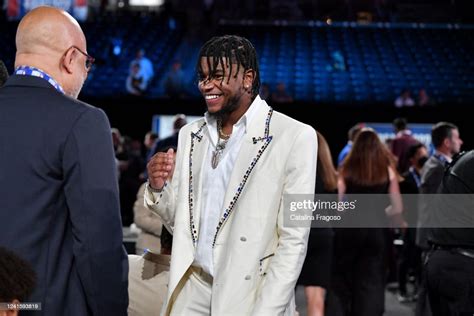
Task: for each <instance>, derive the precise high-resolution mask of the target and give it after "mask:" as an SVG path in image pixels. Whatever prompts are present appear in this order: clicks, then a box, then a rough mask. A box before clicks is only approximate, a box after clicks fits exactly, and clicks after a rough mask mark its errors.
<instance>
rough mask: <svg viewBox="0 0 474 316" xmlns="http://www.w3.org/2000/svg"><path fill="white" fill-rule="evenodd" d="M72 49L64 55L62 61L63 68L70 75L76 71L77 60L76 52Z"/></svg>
mask: <svg viewBox="0 0 474 316" xmlns="http://www.w3.org/2000/svg"><path fill="white" fill-rule="evenodd" d="M71 48H72V47H71ZM71 48H70V49H68V50H67V51H66V53H65V54H64V58H63V59H62V66H63V67H64V69H66V71H67V72H68V73H69V74H72V73H73V71H74V60H75V58H77V52H76V50H75V49H73V48H72V49H71Z"/></svg>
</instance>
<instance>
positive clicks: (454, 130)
mask: <svg viewBox="0 0 474 316" xmlns="http://www.w3.org/2000/svg"><path fill="white" fill-rule="evenodd" d="M431 142H432V143H433V146H434V148H435V153H434V154H433V155H432V156H431V157H430V158H429V159H428V160H427V161H426V163H425V164H424V166H423V168H422V169H421V184H420V193H421V195H420V198H419V209H418V222H417V230H416V244H417V246H418V247H420V248H421V251H422V255H421V256H422V262H425V261H426V258H427V256H428V253H429V250H430V245H429V244H428V231H429V230H428V229H427V228H426V227H429V226H430V225H431V224H430V221H431V218H430V213H431V212H432V210H433V209H434V207H436V205H434V204H433V198H432V195H433V194H435V193H438V188H439V185H440V184H441V181H442V180H443V175H444V171H445V169H446V167H447V166H448V164H449V163H450V162H451V161H452V159H453V156H454V155H455V154H457V153H459V152H460V150H461V146H462V144H463V141H462V139H461V138H460V136H459V129H458V127H457V126H456V125H454V124H452V123H448V122H439V123H437V124H435V125H434V126H433V128H432V129H431ZM425 276H426V274H425V271H422V276H421V282H420V286H419V288H418V300H417V302H416V314H417V315H420V316H427V315H432V311H431V304H430V301H429V297H428V292H427V284H426V277H425Z"/></svg>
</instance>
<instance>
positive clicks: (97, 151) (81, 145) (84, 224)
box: [63, 109, 128, 315]
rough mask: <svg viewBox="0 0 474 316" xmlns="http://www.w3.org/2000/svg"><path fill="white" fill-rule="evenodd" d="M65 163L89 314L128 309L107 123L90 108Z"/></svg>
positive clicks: (70, 140)
mask: <svg viewBox="0 0 474 316" xmlns="http://www.w3.org/2000/svg"><path fill="white" fill-rule="evenodd" d="M63 168H64V176H65V179H64V180H65V187H64V190H65V195H66V201H67V205H68V208H69V213H70V217H71V223H72V232H73V239H74V240H73V252H74V260H75V263H76V267H77V271H78V274H79V278H80V280H81V282H82V286H83V288H84V292H85V295H86V298H87V302H88V305H89V308H90V309H91V311H92V315H126V314H127V306H128V293H127V287H128V259H127V254H126V252H125V250H124V248H123V244H122V239H123V236H122V222H121V218H120V205H119V194H118V184H117V174H116V173H117V171H116V165H115V160H114V153H113V146H112V138H111V134H110V125H109V122H108V119H107V117H106V116H105V113H104V112H102V111H101V110H99V109H88V110H86V111H85V112H84V113H82V115H81V116H80V117H79V118H78V119H77V121H76V122H75V124H74V126H73V127H72V130H71V132H70V134H69V135H68V137H67V140H66V143H65V146H64V153H63Z"/></svg>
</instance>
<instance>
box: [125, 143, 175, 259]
mask: <svg viewBox="0 0 474 316" xmlns="http://www.w3.org/2000/svg"><path fill="white" fill-rule="evenodd" d="M170 148H172V149H173V150H174V151H175V152H176V147H174V146H169V147H163V148H161V149H160V151H161V152H167V151H168V150H169V149H170ZM172 177H173V174H172V173H171V174H170V175H169V179H168V180H171V179H172ZM145 186H146V183H143V184H142V186H141V187H140V189H139V190H138V193H137V200H136V201H135V204H134V206H133V213H134V222H135V225H137V227H138V228H140V229H141V233H140V234H139V235H138V239H137V243H136V253H137V254H139V255H140V254H142V253H144V252H145V251H146V250H147V249H148V250H150V251H152V252H155V253H159V252H160V236H161V233H162V227H163V222H162V221H161V218H160V217H159V216H158V215H156V214H155V213H153V212H152V211H150V209H148V208H147V207H146V206H145V205H144V204H143V198H144V194H145ZM170 229H171V228H170Z"/></svg>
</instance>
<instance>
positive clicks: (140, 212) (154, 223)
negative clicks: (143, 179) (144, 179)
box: [133, 185, 163, 237]
mask: <svg viewBox="0 0 474 316" xmlns="http://www.w3.org/2000/svg"><path fill="white" fill-rule="evenodd" d="M144 194H145V185H142V186H141V187H140V190H138V193H137V200H136V201H135V204H134V205H133V212H134V222H135V224H136V225H137V226H138V227H139V228H141V229H142V230H145V231H146V232H148V233H152V234H154V235H155V236H158V237H159V236H161V229H162V227H163V223H162V222H161V219H160V218H159V217H158V216H156V215H155V214H153V213H152V212H151V211H150V210H149V209H148V208H147V207H146V206H145V205H144V204H143V196H144Z"/></svg>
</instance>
